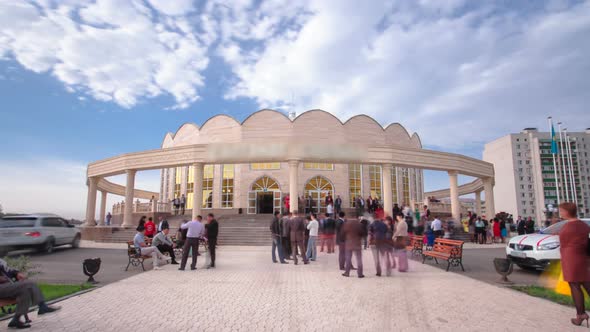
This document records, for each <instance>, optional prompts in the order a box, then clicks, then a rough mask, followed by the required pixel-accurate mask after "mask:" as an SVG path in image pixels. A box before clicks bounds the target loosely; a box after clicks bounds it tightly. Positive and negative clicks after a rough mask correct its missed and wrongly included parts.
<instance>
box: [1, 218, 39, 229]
mask: <svg viewBox="0 0 590 332" xmlns="http://www.w3.org/2000/svg"><path fill="white" fill-rule="evenodd" d="M35 220H37V218H6V219H0V228H17V227H34V226H35Z"/></svg>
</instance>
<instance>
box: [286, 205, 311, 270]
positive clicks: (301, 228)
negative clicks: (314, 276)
mask: <svg viewBox="0 0 590 332" xmlns="http://www.w3.org/2000/svg"><path fill="white" fill-rule="evenodd" d="M287 227H288V228H289V235H290V237H291V251H292V252H293V261H294V263H295V265H297V254H296V249H297V248H299V253H300V254H301V257H302V258H303V264H309V261H308V260H307V255H306V254H305V247H304V245H303V241H304V240H305V221H304V220H303V218H302V217H300V216H299V215H298V213H297V212H293V215H292V216H291V219H290V220H289V223H288V224H287Z"/></svg>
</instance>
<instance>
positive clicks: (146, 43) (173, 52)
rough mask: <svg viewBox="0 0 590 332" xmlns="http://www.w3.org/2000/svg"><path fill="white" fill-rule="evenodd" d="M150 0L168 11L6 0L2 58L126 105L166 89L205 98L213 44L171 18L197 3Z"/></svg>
mask: <svg viewBox="0 0 590 332" xmlns="http://www.w3.org/2000/svg"><path fill="white" fill-rule="evenodd" d="M166 3H169V4H166ZM152 5H153V6H154V8H155V9H156V10H162V12H159V16H158V17H152V14H151V12H150V10H149V8H148V7H146V6H145V5H144V4H143V2H142V1H129V2H127V1H115V0H98V1H96V2H88V3H87V2H73V4H70V3H68V2H57V4H55V3H54V4H51V3H48V4H45V5H44V6H43V8H42V10H39V9H38V8H36V7H35V6H33V5H32V4H29V3H26V2H22V3H21V2H14V1H2V0H0V21H1V22H3V23H2V25H1V26H0V45H2V46H0V57H4V58H6V57H7V56H9V55H10V56H13V57H14V58H15V59H16V60H17V61H19V62H20V63H21V64H22V65H23V66H24V67H26V68H27V69H30V70H32V71H35V72H47V71H49V72H51V73H52V74H53V75H55V76H56V77H57V78H58V79H59V80H60V81H62V82H63V83H65V84H66V87H67V89H68V91H79V92H82V93H87V94H89V95H91V96H93V97H94V98H96V99H98V100H102V101H114V102H116V103H117V104H119V105H121V106H123V107H127V108H129V107H133V106H134V105H136V104H137V103H138V102H140V100H141V99H142V98H144V97H155V96H160V95H166V94H168V95H171V96H172V97H174V99H175V100H176V107H178V108H186V107H188V105H190V103H192V102H194V101H195V100H197V99H198V97H199V95H198V88H199V87H201V86H202V85H203V77H202V74H201V73H202V71H203V70H204V69H205V68H206V67H207V65H208V58H207V55H206V52H207V46H206V45H204V44H203V43H202V42H201V41H199V39H197V37H196V35H195V34H193V33H192V32H191V31H190V30H189V28H188V25H187V22H186V21H185V20H182V19H176V18H171V17H168V16H167V15H168V14H170V15H178V14H182V13H186V12H189V11H190V10H191V8H192V7H190V6H189V5H191V3H189V2H186V1H184V2H180V1H173V2H160V1H157V2H154V3H152ZM40 6H42V5H40ZM76 14H77V15H78V16H79V19H75V17H76Z"/></svg>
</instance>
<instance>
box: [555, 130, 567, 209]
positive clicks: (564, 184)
mask: <svg viewBox="0 0 590 332" xmlns="http://www.w3.org/2000/svg"><path fill="white" fill-rule="evenodd" d="M557 127H558V128H559V150H560V151H559V152H560V153H561V154H563V153H564V150H563V136H562V134H561V122H558V123H557ZM558 157H559V161H560V162H561V167H562V169H563V187H564V190H565V200H566V202H569V201H570V193H569V189H568V184H567V172H566V170H565V160H564V159H565V156H563V157H561V156H559V155H558Z"/></svg>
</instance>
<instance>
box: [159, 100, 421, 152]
mask: <svg viewBox="0 0 590 332" xmlns="http://www.w3.org/2000/svg"><path fill="white" fill-rule="evenodd" d="M268 139H272V140H273V141H275V142H286V141H294V140H295V141H297V142H305V141H309V142H318V141H330V142H341V143H352V144H355V143H358V144H367V142H373V143H374V144H375V145H397V146H404V147H412V148H422V142H421V141H420V137H419V136H418V134H417V133H414V134H412V135H411V136H410V134H409V133H408V131H407V130H406V128H404V127H403V126H402V125H401V124H399V123H392V124H390V125H389V126H387V127H386V128H383V127H382V126H381V125H380V124H379V123H378V122H377V121H375V119H373V118H372V117H370V116H368V115H365V114H360V115H355V116H353V117H351V118H350V119H348V120H346V121H345V122H342V121H340V119H338V118H337V117H336V116H334V115H333V114H331V113H328V112H326V111H323V110H318V109H316V110H309V111H306V112H303V113H301V114H300V115H299V116H297V117H296V118H295V119H294V120H293V121H291V119H289V117H288V116H287V115H286V114H284V113H282V112H279V111H275V110H270V109H263V110H260V111H257V112H254V113H252V114H250V115H249V116H248V117H247V118H246V119H244V121H242V122H241V123H240V122H238V121H237V120H236V119H235V118H233V117H231V116H229V115H225V114H218V115H215V116H213V117H211V118H209V119H208V120H207V121H205V123H203V125H202V126H201V127H199V126H198V125H197V124H194V123H185V124H183V125H182V126H180V128H178V130H177V131H176V133H174V134H172V133H167V134H166V136H165V137H164V140H163V142H162V148H169V147H174V146H183V145H191V144H208V143H220V142H224V143H238V142H244V143H256V142H263V141H268Z"/></svg>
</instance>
